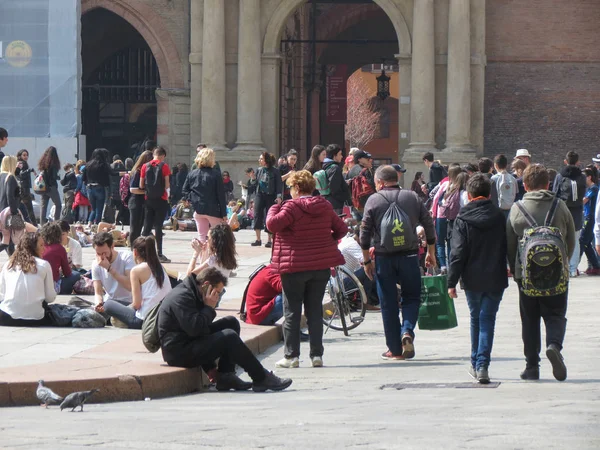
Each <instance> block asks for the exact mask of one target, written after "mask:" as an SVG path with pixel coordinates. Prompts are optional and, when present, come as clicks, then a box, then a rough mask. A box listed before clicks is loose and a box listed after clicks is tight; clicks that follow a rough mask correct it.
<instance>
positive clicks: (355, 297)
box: [323, 266, 367, 336]
mask: <svg viewBox="0 0 600 450" xmlns="http://www.w3.org/2000/svg"><path fill="white" fill-rule="evenodd" d="M331 272H332V274H331V277H330V278H329V281H328V282H327V288H326V289H325V296H324V297H323V324H324V325H326V326H327V328H326V329H325V333H327V331H328V330H329V328H332V329H334V330H337V331H343V332H344V335H345V336H349V333H348V331H349V330H353V329H355V328H356V327H358V326H359V325H360V324H361V323H363V321H364V319H365V313H366V311H367V294H366V293H365V289H364V288H363V285H362V283H361V282H360V281H359V280H358V278H356V275H354V273H353V272H352V271H350V270H349V269H347V268H346V267H344V266H338V267H335V268H333V269H332V271H331Z"/></svg>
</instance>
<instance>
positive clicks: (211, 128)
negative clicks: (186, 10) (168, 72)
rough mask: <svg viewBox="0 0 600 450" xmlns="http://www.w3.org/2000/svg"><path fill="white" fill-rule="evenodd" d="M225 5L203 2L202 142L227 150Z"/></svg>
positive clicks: (217, 1)
mask: <svg viewBox="0 0 600 450" xmlns="http://www.w3.org/2000/svg"><path fill="white" fill-rule="evenodd" d="M225 81H226V79H225V2H224V0H204V24H203V34H202V103H201V104H202V138H201V140H202V142H203V143H205V144H206V145H208V146H209V147H211V148H213V149H214V150H216V151H218V150H228V148H227V145H226V139H225V124H226V122H225V120H226V117H225Z"/></svg>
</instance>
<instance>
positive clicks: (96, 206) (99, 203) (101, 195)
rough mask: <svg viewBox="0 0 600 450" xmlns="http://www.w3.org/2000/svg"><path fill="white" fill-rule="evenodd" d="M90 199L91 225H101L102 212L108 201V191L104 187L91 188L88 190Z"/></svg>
mask: <svg viewBox="0 0 600 450" xmlns="http://www.w3.org/2000/svg"><path fill="white" fill-rule="evenodd" d="M88 199H89V200H90V203H91V204H92V213H91V214H90V223H99V222H100V221H101V220H102V210H103V209H104V201H105V199H106V190H105V189H104V187H103V186H90V187H89V188H88Z"/></svg>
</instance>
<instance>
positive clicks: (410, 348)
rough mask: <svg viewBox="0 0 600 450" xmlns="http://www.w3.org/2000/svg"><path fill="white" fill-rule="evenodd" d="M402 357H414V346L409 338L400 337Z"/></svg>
mask: <svg viewBox="0 0 600 450" xmlns="http://www.w3.org/2000/svg"><path fill="white" fill-rule="evenodd" d="M402 357H403V358H404V359H412V358H414V357H415V346H414V345H413V343H412V339H411V338H408V337H405V338H402Z"/></svg>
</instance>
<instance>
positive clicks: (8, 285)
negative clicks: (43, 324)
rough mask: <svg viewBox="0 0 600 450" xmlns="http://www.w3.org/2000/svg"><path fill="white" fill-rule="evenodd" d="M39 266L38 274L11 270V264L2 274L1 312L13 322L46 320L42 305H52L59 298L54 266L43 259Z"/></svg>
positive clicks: (0, 274) (0, 275)
mask: <svg viewBox="0 0 600 450" xmlns="http://www.w3.org/2000/svg"><path fill="white" fill-rule="evenodd" d="M35 262H36V265H37V273H23V271H22V270H21V269H20V268H16V269H14V268H13V269H12V270H8V263H7V264H4V267H3V268H2V272H1V273H0V309H1V310H2V311H4V312H5V313H6V314H8V315H10V317H12V318H13V319H26V320H40V319H43V318H44V313H45V311H44V308H43V307H42V302H43V301H44V300H46V301H47V302H48V303H51V302H53V301H54V299H55V298H56V291H55V290H54V280H53V278H52V268H51V267H50V263H48V261H44V260H43V259H40V258H35Z"/></svg>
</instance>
